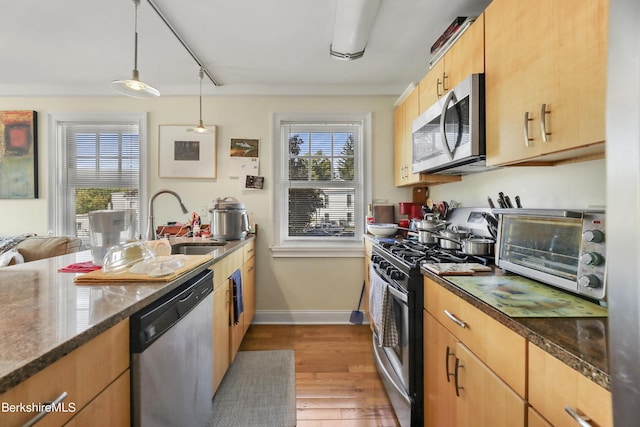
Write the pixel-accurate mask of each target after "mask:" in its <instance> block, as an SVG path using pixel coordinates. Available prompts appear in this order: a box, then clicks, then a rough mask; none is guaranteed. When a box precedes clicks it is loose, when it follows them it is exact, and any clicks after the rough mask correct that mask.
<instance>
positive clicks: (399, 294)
mask: <svg viewBox="0 0 640 427" xmlns="http://www.w3.org/2000/svg"><path fill="white" fill-rule="evenodd" d="M387 287H388V288H389V292H390V293H391V295H393V296H394V297H395V298H397V299H399V300H400V301H402V302H403V303H405V304H409V297H408V296H407V294H405V293H402V292H400V291H399V290H397V289H396V288H394V287H393V286H391V285H389V284H387Z"/></svg>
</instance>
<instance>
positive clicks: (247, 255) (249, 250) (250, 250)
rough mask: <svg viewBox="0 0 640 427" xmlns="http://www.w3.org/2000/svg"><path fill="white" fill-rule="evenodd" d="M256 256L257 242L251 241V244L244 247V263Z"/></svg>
mask: <svg viewBox="0 0 640 427" xmlns="http://www.w3.org/2000/svg"><path fill="white" fill-rule="evenodd" d="M255 254H256V241H255V239H254V240H251V241H250V242H249V243H246V244H245V245H244V246H243V247H242V256H243V259H244V262H247V261H249V260H250V259H251V258H253V257H254V255H255Z"/></svg>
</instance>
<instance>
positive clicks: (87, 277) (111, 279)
mask: <svg viewBox="0 0 640 427" xmlns="http://www.w3.org/2000/svg"><path fill="white" fill-rule="evenodd" d="M211 259H212V256H211V255H185V262H184V265H183V266H182V267H180V268H179V269H177V270H176V271H174V272H173V273H172V274H169V275H167V276H160V277H151V276H149V275H148V274H134V273H130V272H129V271H124V272H122V273H116V272H110V273H105V272H104V271H102V270H96V271H92V272H90V273H86V274H80V275H78V276H76V278H75V279H73V281H74V283H75V284H77V285H121V284H123V283H124V282H130V283H135V284H139V283H140V282H163V283H164V282H171V281H172V280H175V279H177V278H178V277H180V276H182V275H183V274H185V273H187V272H189V271H191V270H193V269H194V268H196V267H198V266H200V265H202V264H204V263H206V262H207V261H210V260H211Z"/></svg>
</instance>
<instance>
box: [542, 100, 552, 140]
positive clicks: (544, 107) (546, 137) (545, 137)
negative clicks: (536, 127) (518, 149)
mask: <svg viewBox="0 0 640 427" xmlns="http://www.w3.org/2000/svg"><path fill="white" fill-rule="evenodd" d="M550 112H551V111H549V110H548V109H547V104H542V107H540V131H541V133H542V142H549V135H551V132H547V114H549V113H550Z"/></svg>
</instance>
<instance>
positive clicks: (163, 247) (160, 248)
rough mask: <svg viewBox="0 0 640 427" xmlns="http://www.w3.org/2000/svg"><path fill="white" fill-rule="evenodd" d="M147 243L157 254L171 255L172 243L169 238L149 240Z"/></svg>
mask: <svg viewBox="0 0 640 427" xmlns="http://www.w3.org/2000/svg"><path fill="white" fill-rule="evenodd" d="M145 243H146V244H147V246H149V247H150V248H151V250H152V251H153V252H154V253H155V254H156V256H167V255H171V244H170V243H169V241H168V240H167V239H160V240H148V241H146V242H145Z"/></svg>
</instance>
